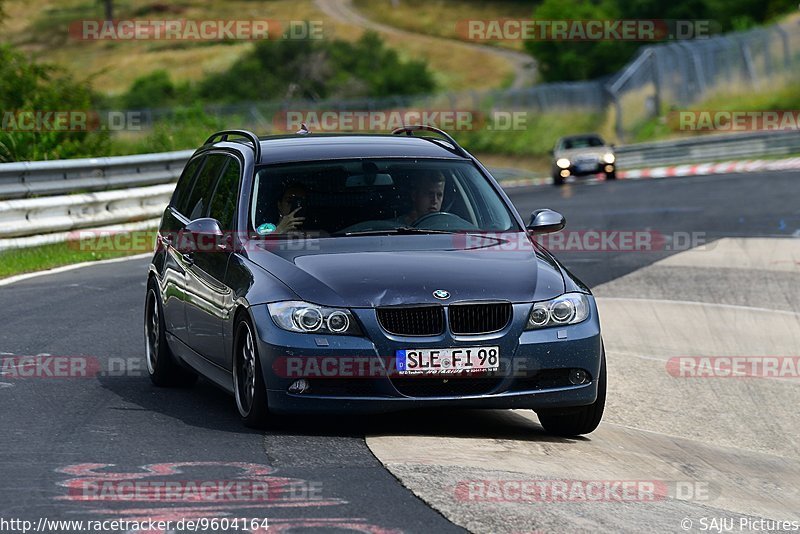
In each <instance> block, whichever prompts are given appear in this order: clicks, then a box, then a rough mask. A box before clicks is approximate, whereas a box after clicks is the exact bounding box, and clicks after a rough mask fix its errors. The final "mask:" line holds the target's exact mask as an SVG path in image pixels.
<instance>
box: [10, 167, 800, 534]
mask: <svg viewBox="0 0 800 534" xmlns="http://www.w3.org/2000/svg"><path fill="white" fill-rule="evenodd" d="M798 180H800V173H797V172H795V173H777V172H776V173H764V174H741V175H716V176H705V177H689V178H670V179H661V180H647V181H618V182H613V183H612V182H609V183H603V182H601V183H593V184H582V183H577V184H568V185H567V186H565V187H562V188H558V189H557V188H554V187H531V188H520V189H514V190H511V191H510V195H511V197H512V200H513V201H514V203H515V205H516V206H517V208H518V209H519V210H520V212H521V213H523V215H525V214H527V213H530V211H532V210H533V209H535V208H540V207H548V208H552V209H555V210H558V211H561V212H562V213H563V214H564V215H565V216H566V218H567V230H568V231H569V232H574V234H573V235H575V236H577V237H576V238H575V239H576V240H577V241H576V242H578V243H580V242H583V243H584V244H585V243H587V241H586V236H587V234H586V232H584V231H590V230H603V231H606V232H614V231H616V232H637V233H638V234H639V235H644V236H646V237H647V239H648V240H650V241H648V242H650V243H651V246H650V248H651V249H652V250H648V251H631V250H615V249H616V248H625V247H624V246H623V247H618V245H619V244H620V243H621V241H620V237H619V235H615V236H608V235H607V237H608V242H607V243H606V246H605V248H610V249H611V250H602V251H598V250H582V251H581V250H570V249H569V248H568V247H567V250H563V251H561V252H559V251H558V250H555V252H556V254H557V255H558V256H559V257H560V258H561V259H562V260H563V261H564V262H565V264H566V265H567V267H568V268H569V269H570V270H572V271H573V272H574V273H575V274H577V275H578V276H579V277H580V278H581V279H583V280H584V281H585V282H586V283H588V284H589V285H590V286H592V287H593V288H595V287H597V288H598V290H597V295H598V302H599V305H600V311H601V315H602V321H603V329H604V332H605V335H606V348H607V350H608V353H609V404H608V406H607V416H606V418H605V419H604V423H602V424H601V427H600V429H599V430H598V431H597V432H596V433H595V434H592V435H590V436H588V437H586V438H583V439H578V440H561V439H555V438H550V437H548V436H546V435H544V434H543V433H542V430H541V427H539V425H538V423H537V420H536V418H535V415H533V414H530V415H529V416H526V415H524V414H517V413H510V412H493V411H492V412H482V413H475V412H458V413H448V412H430V413H427V412H426V413H418V412H414V413H408V414H403V415H399V416H398V415H392V416H385V417H372V418H358V419H356V418H294V419H292V420H282V421H280V423H279V424H278V425H277V426H276V428H274V429H271V430H270V431H268V432H267V433H266V435H264V434H262V433H258V432H254V431H250V430H247V429H245V428H244V427H243V426H242V425H241V424H240V423H239V421H238V417H237V413H236V409H235V407H234V402H233V400H232V399H231V398H229V397H228V396H227V395H226V394H224V393H221V392H219V391H218V390H216V389H215V388H213V387H212V386H210V385H209V384H207V383H205V382H202V381H201V382H199V383H198V384H197V385H196V386H195V387H193V388H191V389H172V390H170V389H159V388H155V387H153V386H152V385H151V383H150V380H149V379H148V378H147V375H146V371H145V368H144V354H143V351H144V350H143V348H144V345H143V343H144V340H143V333H142V313H143V310H142V307H143V300H144V290H145V286H144V282H145V274H146V265H147V261H148V260H147V259H143V258H138V259H131V260H128V261H121V262H115V263H109V264H101V265H94V266H89V267H85V268H81V269H77V270H70V271H65V272H59V273H54V274H47V275H44V276H40V277H34V278H30V279H27V280H21V281H18V282H15V283H12V284H9V285H5V286H2V285H0V324H2V329H0V358H2V361H3V362H4V363H3V368H2V372H3V375H2V376H0V410H2V411H1V412H0V414H1V415H0V426H1V427H2V429H3V431H2V432H0V447H2V451H3V455H2V459H1V460H0V462H2V467H0V474H2V476H0V517H2V518H4V519H8V518H19V519H23V520H28V521H32V522H33V524H34V525H36V524H37V523H38V521H39V520H40V519H41V518H46V519H47V520H57V519H58V520H90V519H98V520H105V519H143V518H161V519H165V520H166V519H177V518H181V517H186V518H203V517H205V518H210V517H217V518H219V517H229V518H235V517H246V518H268V519H269V531H270V532H286V531H289V529H292V530H291V531H292V532H312V531H313V532H316V531H319V532H369V533H388V532H420V533H423V532H451V531H452V532H456V531H463V529H464V528H466V529H469V530H472V531H477V532H526V531H530V532H533V531H545V532H559V531H574V530H576V529H577V530H586V531H590V530H593V529H594V528H595V525H601V527H602V528H604V529H605V530H610V531H620V530H623V531H636V530H640V529H642V528H653V529H655V530H657V531H665V532H679V531H682V530H683V531H686V530H690V529H691V528H692V527H691V526H690V528H689V529H685V525H684V524H682V523H681V521H682V520H683V519H686V518H690V519H692V520H693V521H695V525H694V528H695V530H696V531H697V529H698V526H699V525H698V523H697V521H699V515H700V514H701V512H702V511H706V512H708V514H707V515H712V514H717V515H719V514H720V513H721V512H720V511H725V512H730V513H728V515H730V516H731V517H733V515H734V514H733V512H736V514H738V515H737V516H736V517H738V516H739V515H741V516H742V517H747V518H748V519H749V520H753V519H754V518H755V519H757V518H764V517H766V518H771V519H786V520H799V519H800V515H799V514H800V504H799V503H800V495H798V490H797V488H798V487H800V445H798V443H800V434H798V429H797V428H795V427H796V423H797V420H796V406H797V402H798V400H800V398H798V393H797V387H796V384H797V380H796V379H795V381H794V382H791V381H790V380H783V379H780V380H774V381H767V380H763V381H762V379H749V380H736V381H732V380H728V381H724V380H722V379H719V380H721V382H720V381H716V382H715V381H706V382H702V381H701V382H699V383H698V382H692V383H691V384H689V382H687V381H684V382H677V383H676V382H675V381H674V380H671V379H670V377H669V375H668V373H667V372H665V371H664V364H665V362H666V360H667V358H668V357H670V356H671V355H676V354H678V355H681V354H705V353H712V354H715V355H724V354H727V353H730V352H733V351H734V350H736V349H741V351H740V353H741V354H762V355H772V354H774V353H777V354H779V355H782V356H798V355H800V320H798V317H799V314H800V303H799V302H798V300H800V297H798V295H797V293H798V291H797V288H798V287H800V284H799V283H798V281H800V274H799V273H800V267H799V266H800V254H798V252H797V248H798V247H797V243H800V241H798V240H797V239H792V236H795V237H798V236H800V203H798V199H799V198H800V183H798ZM575 231H577V232H575ZM778 238H782V239H783V241H781V240H779V239H778ZM581 240H583V241H581ZM591 243H595V241H591ZM687 243H688V244H689V245H697V246H700V245H704V244H705V245H706V246H707V248H708V250H710V251H711V252H709V253H707V254H705V253H703V252H700V250H701V249H699V248H698V249H697V250H698V251H697V252H696V253H695V252H693V251H687V250H688V248H691V247H690V246H687ZM708 243H710V245H708ZM783 243H785V244H786V245H785V246H784V245H783ZM569 244H570V242H569V241H568V240H567V241H566V242H565V245H564V246H567V245H569ZM584 248H585V247H584ZM787 251H788V252H787ZM704 254H705V255H704ZM765 257H768V258H772V259H770V260H769V261H765V260H764V258H765ZM695 293H697V295H694V294H695ZM676 301H681V302H677V303H676ZM690 301H691V302H694V301H698V302H700V303H702V304H703V306H710V307H712V308H713V309H714V310H716V308H714V307H715V306H716V307H720V306H721V307H723V308H724V310H725V311H723V312H719V313H717V312H711V311H709V309H708V308H707V307H703V306H700V304H692V306H694V307H692V306H684V304H682V303H686V302H690ZM670 306H672V308H670ZM689 308H691V310H694V309H695V308H696V309H697V310H698V312H697V313H692V312H691V310H690V311H689V312H687V309H689ZM745 308H747V309H748V310H749V311H747V310H745ZM756 309H760V310H762V311H763V310H766V311H765V312H764V313H760V314H757V316H756V315H753V314H754V312H753V311H752V310H756ZM737 310H738V311H737ZM745 311H747V313H748V314H749V315H747V316H746V320H745V319H743V317H745V316H744V315H741V313H745ZM728 312H730V315H725V313H728ZM740 312H741V313H740ZM767 312H769V313H771V314H772V315H768V316H767V317H766V318H765V317H762V316H763V315H764V314H765V313H767ZM673 321H677V322H680V324H681V328H683V330H682V332H687V333H686V335H685V338H682V337H681V336H674V335H673V333H671V331H670V330H669V328H667V327H666V326H665V325H666V324H667V323H669V324H672V322H673ZM681 321H682V322H681ZM737 321H741V322H737ZM717 322H719V323H723V324H727V325H728V326H730V327H731V328H729V329H726V328H722V327H721V326H720V327H718V325H717ZM731 329H732V331H733V334H731ZM737 331H741V332H747V333H748V334H750V333H752V338H753V339H751V340H750V341H742V342H741V343H740V342H739V341H737V340H736V339H732V338H731V337H730V336H731V335H734V336H735V334H736V332H737ZM765 340H767V341H765ZM765 342H768V343H770V346H764V345H763V343H765ZM759 349H763V350H759ZM725 351H728V352H725ZM737 354H739V352H737ZM34 355H49V356H42V357H41V358H39V361H40V362H44V363H43V364H42V365H44V366H45V367H46V368H45V369H43V370H40V372H37V373H35V374H36V375H37V376H33V377H26V376H25V371H24V365H22V364H21V362H23V361H24V360H20V359H19V357H22V356H34ZM614 355H616V356H614ZM642 355H645V356H644V357H642ZM612 357H616V358H617V360H616V361H614V360H612ZM65 362H66V363H65ZM642 362H645V363H642ZM646 362H650V363H652V364H653V366H652V367H647V365H648V364H646ZM17 364H20V367H19V368H17V367H14V365H17ZM48 365H49V366H51V367H50V368H49V369H55V367H57V366H58V365H68V366H69V365H72V366H75V365H77V366H78V368H77V372H72V373H68V374H72V375H73V376H72V377H69V378H63V377H50V376H46V375H47V374H48V368H47V366H48ZM52 366H55V367H52ZM81 366H83V367H81ZM637 366H639V367H637ZM615 368H616V369H617V370H618V372H617V374H616V376H615ZM81 369H84V370H86V372H85V373H83V374H84V375H86V376H84V377H81V376H75V375H80V374H81V372H80V371H81ZM56 371H57V370H56ZM54 374H59V373H58V372H55V373H54ZM766 382H769V383H768V384H767V383H766ZM687 384H689V385H687ZM615 393H616V394H617V396H616V397H615V396H614V395H615ZM653 396H655V397H656V398H660V399H662V402H661V403H660V404H659V405H658V406H656V407H655V408H656V409H654V408H653V406H651V405H647V406H645V405H644V404H645V401H643V400H641V399H645V398H650V397H653ZM659 396H660V397H659ZM698 406H700V407H701V408H705V409H704V410H698V411H697V413H696V415H697V417H692V418H689V417H686V416H685V414H686V413H688V412H690V411H691V410H692V409H697V407H698ZM793 418H794V419H793ZM792 421H794V424H792ZM365 436H369V438H368V439H367V440H365ZM368 444H369V446H368ZM665 451H666V452H665ZM376 455H377V457H376ZM655 457H657V459H658V462H656V461H655V460H652V458H655ZM692 459H694V460H692ZM384 464H385V465H386V466H388V468H389V469H388V470H387V468H386V467H385V465H384ZM665 466H669V467H670V468H671V469H672V468H674V469H672V470H670V469H667V467H665ZM622 467H625V468H626V469H627V470H626V469H622ZM498 473H501V475H500V478H503V477H504V478H506V479H512V478H519V477H521V476H527V478H529V479H543V478H560V479H567V478H570V479H584V480H609V479H615V477H616V478H617V479H620V480H669V481H672V482H675V481H689V482H697V481H700V482H705V483H706V485H707V486H709V487H710V494H711V496H712V497H711V498H713V500H711V501H707V502H700V503H698V502H689V503H688V504H687V503H686V502H685V501H684V500H680V499H677V498H675V496H674V495H672V493H671V491H672V490H673V489H674V488H671V489H670V494H669V495H668V496H666V497H665V499H663V500H662V501H661V502H659V503H658V506H652V507H649V508H644V507H642V506H638V507H637V504H636V503H622V504H619V503H599V504H576V503H567V504H565V503H560V502H539V503H535V504H533V505H532V504H531V503H519V502H515V503H489V504H486V503H483V505H476V504H475V503H465V502H460V501H459V500H458V499H454V498H452V494H453V491H454V488H453V486H454V485H455V486H456V487H457V486H458V484H459V483H460V482H461V481H464V480H470V479H472V480H474V479H487V478H491V477H494V476H497V474H498ZM676 473H678V474H676ZM626 477H627V478H626ZM398 478H399V479H400V480H401V481H402V483H403V484H401V483H400V482H398ZM136 481H148V482H150V483H152V482H154V481H160V482H164V483H165V487H167V486H166V485H167V484H168V483H170V482H172V483H177V484H176V485H175V486H173V487H175V488H177V487H180V488H181V489H180V490H175V492H174V493H172V494H169V492H166V490H165V492H164V493H161V494H154V493H152V491H153V490H152V488H153V487H154V485H153V484H151V485H150V486H149V488H150V491H151V493H146V492H145V493H143V494H138V493H136V492H135V490H131V491H127V490H123V489H124V486H123V484H124V483H132V482H136ZM231 481H233V482H239V483H240V486H238V487H239V488H240V491H238V492H236V491H234V492H226V490H224V489H221V488H223V487H224V486H225V484H226V483H230V482H231ZM203 483H205V484H206V487H208V486H209V485H211V486H213V489H214V491H216V492H217V493H215V497H214V498H211V499H208V498H206V499H199V500H198V499H196V498H195V499H194V500H193V499H192V498H191V497H190V496H189V492H188V490H187V488H193V487H195V486H199V485H201V484H203ZM404 485H405V486H407V487H404ZM242 487H243V488H245V489H243V490H241V488H242ZM266 487H269V488H270V491H269V492H267V493H268V494H265V493H264V491H263V490H264V488H266ZM273 488H278V490H273ZM730 488H733V489H732V490H730ZM692 514H693V515H692ZM737 525H738V519H737ZM68 530H77V529H68V528H62V529H60V530H59V531H68ZM220 531H221V530H220ZM229 531H230V530H229Z"/></svg>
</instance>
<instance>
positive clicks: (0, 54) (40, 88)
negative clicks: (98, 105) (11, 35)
mask: <svg viewBox="0 0 800 534" xmlns="http://www.w3.org/2000/svg"><path fill="white" fill-rule="evenodd" d="M0 80H3V83H2V84H0V113H2V114H3V115H2V119H3V128H0V161H23V160H37V159H60V158H74V157H80V156H93V155H103V154H105V152H106V151H107V149H108V143H109V137H108V133H107V132H104V131H75V132H68V131H19V130H18V129H16V128H14V126H13V123H14V119H13V117H16V116H18V115H17V114H18V113H25V112H28V113H29V112H50V111H52V112H64V111H79V112H87V113H89V114H91V113H92V110H93V109H94V107H95V106H94V105H93V104H94V95H93V93H92V91H91V88H90V87H89V85H88V83H86V82H77V81H75V80H74V79H73V78H72V77H71V76H69V75H68V74H66V73H65V72H63V71H61V70H59V69H58V68H56V67H53V66H50V65H45V64H38V63H35V62H32V61H30V60H28V59H27V58H26V57H25V56H24V55H23V54H21V53H19V52H17V51H15V50H14V49H13V48H11V47H10V46H9V45H0Z"/></svg>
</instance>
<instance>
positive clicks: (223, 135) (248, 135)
mask: <svg viewBox="0 0 800 534" xmlns="http://www.w3.org/2000/svg"><path fill="white" fill-rule="evenodd" d="M229 135H235V136H237V137H244V138H245V139H247V140H248V141H250V142H251V143H253V152H255V160H256V163H261V142H260V141H259V139H258V136H257V135H256V134H254V133H253V132H249V131H247V130H222V131H219V132H217V133H215V134H212V135H211V137H209V138H208V139H206V142H205V143H203V146H205V145H209V144H212V143H216V142H217V137H219V141H227V140H228V136H229Z"/></svg>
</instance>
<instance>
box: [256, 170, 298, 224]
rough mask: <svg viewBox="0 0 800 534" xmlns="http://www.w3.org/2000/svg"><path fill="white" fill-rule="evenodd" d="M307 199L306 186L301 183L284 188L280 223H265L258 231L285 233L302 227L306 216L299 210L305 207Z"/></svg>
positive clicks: (280, 206)
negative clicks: (300, 213) (299, 212)
mask: <svg viewBox="0 0 800 534" xmlns="http://www.w3.org/2000/svg"><path fill="white" fill-rule="evenodd" d="M305 200H306V188H305V187H303V185H302V184H300V183H297V182H295V183H291V184H289V185H288V186H286V188H285V189H284V190H283V195H281V198H280V200H278V203H277V205H278V223H277V224H274V223H264V224H262V225H260V226H259V227H258V228H257V229H256V231H257V232H258V233H259V234H261V235H265V234H270V233H276V234H285V233H287V232H292V231H298V230H301V229H302V226H303V222H304V221H305V217H300V216H299V215H298V211H300V210H302V209H303V204H304V203H305Z"/></svg>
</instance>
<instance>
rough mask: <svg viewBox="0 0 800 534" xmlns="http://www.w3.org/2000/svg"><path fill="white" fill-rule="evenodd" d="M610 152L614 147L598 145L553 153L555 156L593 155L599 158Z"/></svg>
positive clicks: (612, 151)
mask: <svg viewBox="0 0 800 534" xmlns="http://www.w3.org/2000/svg"><path fill="white" fill-rule="evenodd" d="M609 152H611V153H612V154H613V153H614V149H612V148H611V147H608V146H600V147H596V148H573V149H571V150H559V151H557V152H556V153H555V156H556V157H557V158H575V157H577V156H594V157H596V158H598V159H599V158H601V157H603V155H605V154H608V153H609Z"/></svg>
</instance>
